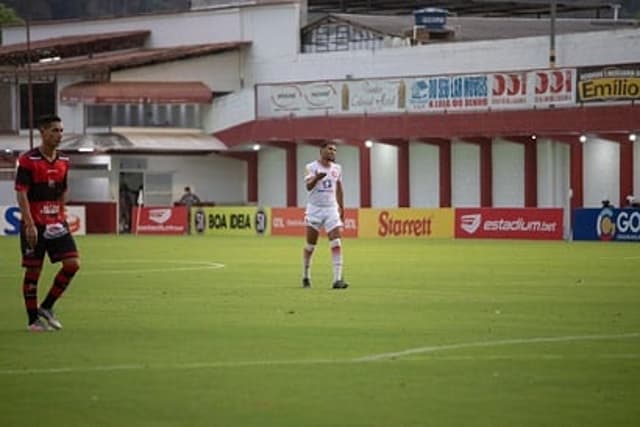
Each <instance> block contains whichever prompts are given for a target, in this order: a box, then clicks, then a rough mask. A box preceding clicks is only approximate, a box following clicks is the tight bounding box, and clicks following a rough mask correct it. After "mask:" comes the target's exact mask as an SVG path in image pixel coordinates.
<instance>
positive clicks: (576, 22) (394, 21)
mask: <svg viewBox="0 0 640 427" xmlns="http://www.w3.org/2000/svg"><path fill="white" fill-rule="evenodd" d="M336 21H341V22H345V23H348V24H351V25H354V26H356V27H361V28H366V29H369V30H374V31H377V32H379V33H383V34H387V35H392V36H398V37H404V35H405V33H406V31H408V30H410V29H412V28H413V24H414V18H413V15H405V16H395V15H391V16H382V15H359V14H344V13H333V14H329V15H326V16H325V17H323V18H321V19H319V20H316V21H314V22H312V23H310V24H309V25H308V26H306V27H305V28H303V30H302V31H303V32H304V31H308V30H310V29H313V28H315V27H318V26H320V25H322V24H323V23H324V22H336ZM549 25H550V23H549V20H548V19H537V18H514V17H511V18H483V17H470V16H459V17H455V16H451V17H448V18H447V25H446V28H448V29H450V30H453V31H454V38H453V39H452V41H472V40H495V39H509V38H519V37H533V36H541V35H547V34H549ZM633 26H635V27H637V26H638V21H627V20H618V21H612V20H590V19H557V20H556V28H555V31H556V34H568V33H579V32H590V31H604V30H611V29H612V28H620V27H633Z"/></svg>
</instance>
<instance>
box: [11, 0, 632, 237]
mask: <svg viewBox="0 0 640 427" xmlns="http://www.w3.org/2000/svg"><path fill="white" fill-rule="evenodd" d="M327 3H329V2H327ZM567 3H569V2H567ZM560 4H561V6H562V2H560ZM308 7H309V8H308ZM327 7H328V6H327ZM513 7H514V8H517V6H513ZM592 10H596V11H598V16H599V18H598V19H592V18H589V19H573V18H558V19H556V20H554V24H555V25H554V26H553V30H551V24H550V19H548V17H545V18H539V17H535V16H534V17H515V16H514V15H517V14H516V13H512V14H510V16H501V17H485V16H482V17H478V16H464V15H460V16H450V15H453V12H452V11H449V12H447V11H445V10H441V9H423V10H418V11H414V13H413V14H410V15H406V14H405V15H402V14H400V15H398V14H393V15H381V14H376V15H368V14H354V13H340V12H341V11H340V10H337V11H335V12H331V11H329V12H326V11H325V12H324V13H319V12H322V11H320V10H317V9H315V10H314V9H313V8H311V6H309V5H307V2H299V1H293V0H290V1H289V0H281V1H251V2H236V1H226V2H208V1H198V2H195V1H194V2H191V6H190V9H189V10H182V11H178V12H166V13H160V14H152V13H150V14H144V15H138V16H127V17H117V18H96V19H93V20H86V19H85V20H73V19H72V20H66V21H51V22H47V21H45V22H37V23H32V25H31V27H30V46H29V49H28V48H27V43H26V38H25V27H24V26H13V27H6V28H3V29H2V32H3V33H2V40H3V43H4V44H3V45H2V46H1V47H0V94H1V97H0V131H1V132H2V133H1V135H0V149H1V150H2V162H3V166H2V167H3V172H2V175H1V178H2V180H1V181H0V205H2V204H11V203H14V195H13V190H12V188H13V164H14V162H15V158H16V156H17V155H18V154H19V153H20V152H23V151H25V150H26V149H27V148H28V147H29V146H30V144H32V143H33V142H32V141H31V139H30V136H29V130H28V129H29V114H28V113H29V108H28V99H29V97H28V92H29V91H28V86H29V85H28V83H29V81H31V82H32V88H33V98H34V104H35V105H34V113H35V114H34V115H35V116H37V115H39V114H42V113H53V112H55V113H57V114H59V115H60V116H61V117H62V119H63V121H64V123H65V134H66V137H65V140H64V142H63V146H62V149H63V150H65V151H66V152H69V153H70V154H72V155H73V165H74V168H73V169H72V171H71V175H70V179H71V183H70V187H71V194H70V197H71V200H72V201H73V202H75V203H77V204H83V205H85V206H86V208H87V215H88V218H92V219H91V220H89V219H88V222H87V226H88V231H93V232H115V231H117V230H123V227H122V224H118V222H119V221H121V220H122V219H121V218H122V217H121V216H120V215H118V212H119V211H121V210H122V209H121V208H122V204H123V203H124V202H123V191H126V189H127V188H128V189H130V190H135V189H137V188H138V187H143V188H144V190H145V203H146V204H149V205H155V206H167V205H171V204H173V202H174V201H175V200H177V199H178V198H179V195H180V193H181V190H182V187H184V185H191V186H192V187H194V188H195V189H196V191H197V193H198V194H199V196H200V197H201V198H202V199H203V200H205V201H208V202H210V203H211V204H213V203H215V204H217V205H258V206H270V207H295V206H302V205H303V204H304V201H305V198H304V196H305V190H304V188H303V186H302V185H301V181H302V177H301V173H302V172H301V171H302V167H303V165H304V164H305V163H306V162H308V161H310V160H312V159H314V158H315V157H316V156H317V150H318V146H319V144H321V143H322V142H324V141H333V142H335V143H336V144H338V145H339V147H338V160H339V162H340V163H341V164H342V165H343V168H344V174H345V175H344V180H345V191H346V192H345V202H346V205H347V206H348V207H353V208H356V207H362V208H368V207H372V208H396V207H398V208H402V207H414V208H437V207H444V208H446V207H564V208H569V207H571V208H578V207H599V206H600V205H601V201H602V200H603V199H607V200H609V201H610V202H611V203H612V204H613V205H615V206H623V205H624V204H625V203H626V200H627V199H628V197H629V196H631V195H634V194H636V193H638V192H640V145H639V144H640V142H639V141H637V140H636V139H635V134H636V132H640V129H639V127H640V125H639V123H640V107H638V105H637V103H638V100H640V77H639V76H640V51H639V50H638V46H640V28H639V27H638V22H637V21H633V20H622V19H614V15H613V12H612V11H610V10H608V9H607V8H606V7H604V6H602V5H601V4H600V3H599V2H598V5H596V6H593V7H592ZM535 13H540V12H539V11H538V12H535ZM36 144H37V140H36ZM567 211H569V209H567Z"/></svg>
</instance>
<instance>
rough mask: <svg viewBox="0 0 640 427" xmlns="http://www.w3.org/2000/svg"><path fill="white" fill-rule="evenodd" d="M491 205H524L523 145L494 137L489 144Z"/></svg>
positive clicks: (510, 206) (499, 206)
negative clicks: (491, 168) (491, 187)
mask: <svg viewBox="0 0 640 427" xmlns="http://www.w3.org/2000/svg"><path fill="white" fill-rule="evenodd" d="M491 151H492V156H493V159H492V167H493V176H492V183H493V184H492V185H493V206H494V207H496V208H502V207H509V208H513V207H523V206H524V145H522V144H517V143H513V142H508V141H505V140H502V139H500V138H496V139H495V140H494V141H493V144H492V145H491Z"/></svg>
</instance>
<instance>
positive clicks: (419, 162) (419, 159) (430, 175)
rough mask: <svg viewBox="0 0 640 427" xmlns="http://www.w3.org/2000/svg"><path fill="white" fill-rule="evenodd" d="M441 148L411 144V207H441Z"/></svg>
mask: <svg viewBox="0 0 640 427" xmlns="http://www.w3.org/2000/svg"><path fill="white" fill-rule="evenodd" d="M439 156H440V149H439V148H438V147H437V146H436V145H431V144H423V143H420V142H412V143H410V144H409V200H410V202H411V207H415V208H437V207H440V157H439Z"/></svg>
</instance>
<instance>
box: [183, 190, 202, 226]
mask: <svg viewBox="0 0 640 427" xmlns="http://www.w3.org/2000/svg"><path fill="white" fill-rule="evenodd" d="M178 203H179V204H181V205H184V206H186V207H187V222H188V224H189V225H188V230H189V234H191V207H192V206H193V205H197V204H200V203H202V202H201V200H200V197H198V195H197V194H196V193H194V192H192V191H191V187H189V186H186V187H184V194H183V195H182V197H180V200H178Z"/></svg>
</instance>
